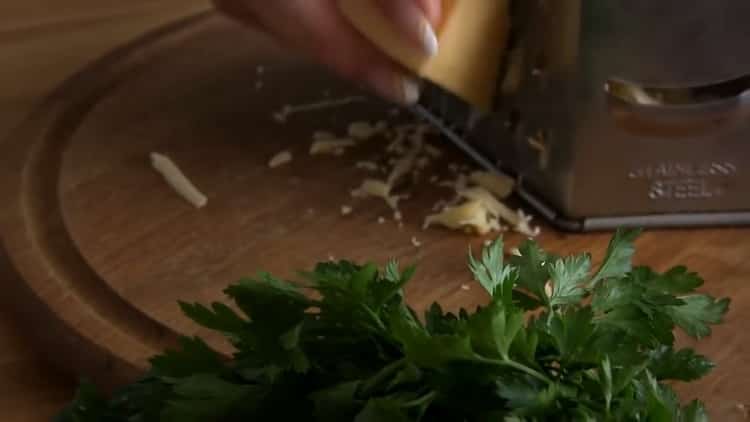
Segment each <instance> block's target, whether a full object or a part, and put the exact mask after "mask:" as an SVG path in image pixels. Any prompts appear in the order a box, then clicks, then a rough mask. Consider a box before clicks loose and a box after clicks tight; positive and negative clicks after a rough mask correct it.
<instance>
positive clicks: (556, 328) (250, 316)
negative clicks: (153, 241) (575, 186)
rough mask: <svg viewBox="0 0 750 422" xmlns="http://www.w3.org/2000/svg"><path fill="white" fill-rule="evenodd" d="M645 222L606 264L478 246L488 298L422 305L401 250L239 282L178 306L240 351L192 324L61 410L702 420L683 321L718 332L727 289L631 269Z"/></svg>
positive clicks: (224, 416) (85, 418)
mask: <svg viewBox="0 0 750 422" xmlns="http://www.w3.org/2000/svg"><path fill="white" fill-rule="evenodd" d="M637 235H638V232H636V231H619V232H618V233H617V234H616V235H615V236H614V238H613V240H612V242H611V243H610V246H609V249H608V252H607V254H606V258H605V260H604V262H603V263H602V264H601V266H600V267H599V268H598V269H595V270H594V269H592V268H591V258H590V257H589V256H588V255H577V256H570V257H556V256H554V255H552V254H549V253H546V252H545V251H543V250H542V249H541V248H539V246H538V245H536V244H535V243H533V242H528V243H526V244H524V245H522V247H521V248H520V251H521V255H520V256H514V257H512V258H511V259H510V261H509V262H506V260H505V259H504V256H503V243H502V241H497V242H495V243H494V244H493V245H492V246H490V247H488V248H487V249H485V250H484V251H483V253H482V254H481V256H480V257H479V258H474V257H470V260H469V267H470V270H471V271H472V272H473V274H474V276H475V278H476V280H477V282H478V283H479V284H480V285H481V286H482V287H483V288H484V289H485V290H486V291H487V293H488V295H489V296H490V300H489V302H488V304H487V305H486V306H483V307H480V308H478V309H476V310H474V311H473V312H469V311H467V310H461V311H460V312H458V313H457V314H452V313H446V312H444V311H443V310H442V309H441V308H440V306H439V305H438V304H435V305H433V306H432V307H431V308H429V310H428V311H427V312H426V313H425V315H424V317H423V318H420V317H418V316H417V315H416V313H415V312H414V310H412V309H411V308H410V307H408V306H407V305H406V303H405V302H404V295H403V287H404V285H405V284H406V283H407V282H408V281H409V279H410V278H411V277H412V275H413V274H414V269H413V268H409V269H407V270H405V271H404V272H403V273H402V272H401V271H400V270H399V268H398V265H397V264H396V263H395V262H392V263H390V264H388V265H387V266H386V267H385V268H384V269H383V270H379V269H378V268H377V267H376V266H374V265H372V264H367V265H357V264H354V263H351V262H345V261H343V262H338V263H324V264H319V265H318V266H317V267H316V268H315V269H314V270H313V271H312V272H309V273H304V274H303V277H304V279H305V280H306V282H305V283H304V284H295V283H291V282H285V281H281V280H278V279H276V278H274V277H273V276H271V275H269V274H261V275H260V276H258V277H257V278H254V279H246V280H242V281H240V282H239V283H237V284H235V285H233V286H231V287H229V288H228V289H226V291H225V292H226V294H227V295H228V297H229V298H230V299H231V300H232V301H233V303H234V305H235V306H233V307H229V306H226V305H223V304H219V303H215V304H212V305H211V306H208V307H207V306H204V305H200V304H186V303H183V304H181V306H182V309H183V311H184V312H185V314H186V315H188V316H189V317H190V318H191V319H193V320H194V321H195V322H196V323H198V324H200V325H202V326H204V327H207V328H210V329H212V330H216V331H219V332H221V333H223V334H224V335H226V337H227V338H228V339H229V340H230V341H231V343H232V344H233V345H234V347H235V349H236V352H235V353H234V355H233V356H232V359H229V360H227V359H223V358H222V357H220V356H219V355H218V354H217V353H216V352H215V351H213V350H212V349H211V348H210V347H208V346H207V345H206V344H205V343H204V342H203V341H202V340H200V339H197V338H185V339H183V343H182V347H181V349H180V350H174V351H169V352H166V353H164V354H163V355H161V356H157V357H155V358H153V360H152V361H151V363H152V368H151V370H150V372H149V373H148V374H147V375H146V376H145V377H144V378H143V379H142V380H141V381H140V382H138V383H136V384H133V385H130V386H128V387H126V388H124V389H122V390H121V391H119V392H117V393H116V394H115V395H114V396H112V397H109V398H105V397H102V396H100V395H98V394H97V392H96V391H95V389H94V388H93V387H91V386H90V385H86V384H84V385H83V386H82V387H81V389H80V390H79V393H78V395H77V397H76V399H75V401H74V402H73V403H72V404H71V405H70V406H69V407H68V408H67V409H65V410H64V411H63V412H62V413H61V415H60V416H59V418H58V420H59V421H62V422H68V421H70V422H74V421H75V422H89V421H91V422H94V421H97V422H98V421H112V422H126V421H128V422H135V421H139V422H149V421H179V422H191V421H195V422H198V421H227V422H232V421H249V420H260V421H264V420H283V421H287V420H289V421H291V420H317V421H323V422H337V421H342V422H344V421H356V422H371V421H396V422H397V421H438V422H440V421H446V422H453V421H455V422H463V421H476V422H485V421H487V422H489V421H507V422H522V421H545V420H555V421H621V420H622V421H624V420H628V421H630V420H637V421H677V422H693V421H695V422H697V421H705V420H707V416H706V412H705V411H704V408H703V406H702V404H701V403H699V402H693V403H691V404H689V405H688V406H686V407H681V406H680V404H679V400H678V399H677V397H676V395H675V393H674V392H673V391H672V389H671V388H670V387H669V385H668V382H672V381H683V382H690V381H694V380H696V379H699V378H701V377H703V376H705V375H706V374H708V373H709V371H710V370H711V369H712V367H713V364H712V363H711V362H710V361H709V360H708V359H707V358H706V357H704V356H700V355H698V354H696V353H695V352H694V351H693V350H690V349H681V350H677V349H675V345H674V335H673V330H674V329H675V328H680V329H682V330H684V331H685V333H687V334H688V335H690V336H692V337H695V338H700V337H705V336H707V335H710V333H711V328H710V327H711V325H713V324H717V323H720V322H721V320H722V317H723V316H724V314H725V313H726V312H727V309H728V305H729V300H728V299H722V300H716V299H715V298H712V297H710V296H706V295H702V294H699V293H696V292H695V289H696V288H698V287H700V286H701V284H702V280H701V279H700V278H699V277H698V276H697V275H696V274H693V273H690V272H689V271H688V270H687V269H685V268H682V267H678V268H675V269H673V270H670V271H667V272H665V273H663V274H660V273H657V272H655V271H653V270H651V269H649V268H645V267H637V268H633V267H632V265H631V258H632V255H633V253H634V247H633V242H634V240H635V238H636V237H637ZM307 290H312V291H314V292H317V294H315V295H306V294H305V292H306V291H307ZM235 309H237V310H235ZM529 311H534V312H532V313H530V312H529ZM531 315H533V316H531Z"/></svg>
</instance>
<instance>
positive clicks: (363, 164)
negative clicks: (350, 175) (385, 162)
mask: <svg viewBox="0 0 750 422" xmlns="http://www.w3.org/2000/svg"><path fill="white" fill-rule="evenodd" d="M356 167H357V168H358V169H361V170H367V171H378V170H379V168H378V164H377V163H375V162H372V161H359V162H358V163H357V164H356Z"/></svg>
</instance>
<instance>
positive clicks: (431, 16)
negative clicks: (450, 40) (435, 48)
mask: <svg viewBox="0 0 750 422" xmlns="http://www.w3.org/2000/svg"><path fill="white" fill-rule="evenodd" d="M416 1H417V4H419V6H420V7H421V8H422V10H423V11H424V14H425V16H426V17H427V20H428V21H430V24H431V25H432V26H434V27H436V28H437V27H438V26H439V25H440V20H441V19H442V15H443V2H442V0H416Z"/></svg>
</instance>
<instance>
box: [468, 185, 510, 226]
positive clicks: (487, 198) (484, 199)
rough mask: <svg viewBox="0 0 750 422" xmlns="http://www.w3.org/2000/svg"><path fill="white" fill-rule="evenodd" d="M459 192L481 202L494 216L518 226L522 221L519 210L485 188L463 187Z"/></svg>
mask: <svg viewBox="0 0 750 422" xmlns="http://www.w3.org/2000/svg"><path fill="white" fill-rule="evenodd" d="M458 194H459V196H461V197H462V198H466V199H468V200H472V201H479V202H481V203H482V204H483V205H484V207H485V208H487V210H488V211H489V212H490V213H491V214H492V215H493V216H494V217H497V218H500V219H502V220H504V221H505V222H507V223H509V224H511V225H512V226H517V225H518V224H520V222H521V220H520V218H519V215H518V213H517V212H515V211H513V210H512V209H510V208H509V207H508V206H506V205H505V204H503V203H502V202H500V201H498V200H497V199H495V197H494V196H492V194H491V193H490V192H489V191H487V190H486V189H484V188H481V187H474V188H470V189H463V190H461V191H459V192H458Z"/></svg>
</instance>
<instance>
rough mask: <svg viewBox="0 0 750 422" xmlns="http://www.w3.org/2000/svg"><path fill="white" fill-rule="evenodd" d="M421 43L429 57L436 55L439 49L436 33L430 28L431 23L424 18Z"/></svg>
mask: <svg viewBox="0 0 750 422" xmlns="http://www.w3.org/2000/svg"><path fill="white" fill-rule="evenodd" d="M422 45H423V48H424V51H425V52H426V53H427V54H428V55H429V56H430V57H432V56H435V55H437V53H438V50H439V49H440V44H439V42H438V37H437V34H435V30H434V29H432V25H430V23H429V22H427V20H426V19H425V20H424V21H423V22H422Z"/></svg>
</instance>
